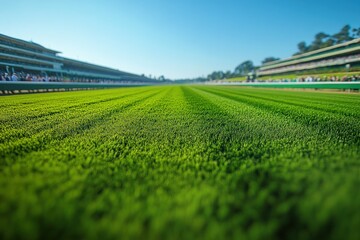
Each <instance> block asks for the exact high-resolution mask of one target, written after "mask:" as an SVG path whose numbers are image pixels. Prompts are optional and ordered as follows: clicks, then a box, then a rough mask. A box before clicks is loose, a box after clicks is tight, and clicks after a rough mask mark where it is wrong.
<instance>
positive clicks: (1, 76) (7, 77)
mask: <svg viewBox="0 0 360 240" xmlns="http://www.w3.org/2000/svg"><path fill="white" fill-rule="evenodd" d="M0 81H12V82H17V81H25V82H82V83H133V82H131V81H118V80H109V79H100V78H86V77H73V76H72V77H59V76H57V75H53V76H52V75H47V74H32V73H24V72H17V73H15V72H14V73H7V72H1V71H0Z"/></svg>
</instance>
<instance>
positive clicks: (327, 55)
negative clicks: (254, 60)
mask: <svg viewBox="0 0 360 240" xmlns="http://www.w3.org/2000/svg"><path fill="white" fill-rule="evenodd" d="M353 68H355V69H360V38H357V39H354V40H352V41H349V42H346V43H341V44H337V45H334V46H331V47H326V48H322V49H318V50H315V51H311V52H307V53H303V54H299V55H295V56H293V57H290V58H287V59H284V60H277V61H273V62H269V63H266V64H264V65H262V66H261V67H260V68H259V69H258V71H257V76H260V77H261V76H271V75H280V74H291V73H301V72H306V71H309V70H319V71H321V70H322V71H325V72H326V70H334V69H335V70H336V69H338V70H339V71H348V70H351V69H353Z"/></svg>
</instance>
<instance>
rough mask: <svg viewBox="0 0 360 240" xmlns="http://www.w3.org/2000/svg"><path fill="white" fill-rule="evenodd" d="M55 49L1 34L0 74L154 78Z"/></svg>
mask: <svg viewBox="0 0 360 240" xmlns="http://www.w3.org/2000/svg"><path fill="white" fill-rule="evenodd" d="M59 53H61V52H59V51H56V50H52V49H49V48H45V47H43V46H41V45H39V44H37V43H34V42H31V41H30V42H29V41H24V40H21V39H17V38H13V37H9V36H6V35H3V34H0V74H1V75H2V78H3V79H2V80H4V78H5V74H6V75H11V74H13V73H17V74H18V75H19V80H27V79H28V78H27V77H26V76H29V75H30V76H31V77H30V78H29V79H32V80H33V81H35V80H36V81H38V80H41V81H76V82H113V83H126V82H144V83H149V82H154V81H155V80H153V79H149V78H147V77H144V76H140V75H136V74H132V73H128V72H124V71H119V70H117V69H112V68H108V67H104V66H99V65H96V64H91V63H87V62H83V61H78V60H74V59H70V58H65V57H62V56H59V55H58V54H59Z"/></svg>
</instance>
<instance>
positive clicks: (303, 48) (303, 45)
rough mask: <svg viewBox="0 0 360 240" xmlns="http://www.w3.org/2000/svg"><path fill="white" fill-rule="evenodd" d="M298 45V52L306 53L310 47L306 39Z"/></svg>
mask: <svg viewBox="0 0 360 240" xmlns="http://www.w3.org/2000/svg"><path fill="white" fill-rule="evenodd" d="M297 46H298V49H299V52H298V53H297V54H301V53H305V52H306V51H307V49H308V47H307V46H306V42H304V41H302V42H299V43H298V45H297Z"/></svg>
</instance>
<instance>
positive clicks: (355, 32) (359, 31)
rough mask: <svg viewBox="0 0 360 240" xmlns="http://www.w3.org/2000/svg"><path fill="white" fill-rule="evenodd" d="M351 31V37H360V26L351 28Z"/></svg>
mask: <svg viewBox="0 0 360 240" xmlns="http://www.w3.org/2000/svg"><path fill="white" fill-rule="evenodd" d="M352 32H353V35H352V37H353V38H360V27H359V28H353V30H352Z"/></svg>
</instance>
